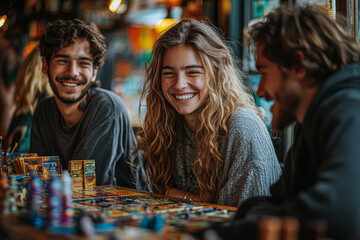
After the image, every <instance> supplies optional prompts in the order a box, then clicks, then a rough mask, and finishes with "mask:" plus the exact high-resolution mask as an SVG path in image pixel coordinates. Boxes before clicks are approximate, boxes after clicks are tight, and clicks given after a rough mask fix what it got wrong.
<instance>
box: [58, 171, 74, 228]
mask: <svg viewBox="0 0 360 240" xmlns="http://www.w3.org/2000/svg"><path fill="white" fill-rule="evenodd" d="M62 184H63V187H62V217H61V224H62V225H67V224H69V223H71V222H72V216H73V209H72V203H71V202H72V187H71V185H72V180H71V177H70V175H69V172H68V171H67V170H64V173H63V176H62Z"/></svg>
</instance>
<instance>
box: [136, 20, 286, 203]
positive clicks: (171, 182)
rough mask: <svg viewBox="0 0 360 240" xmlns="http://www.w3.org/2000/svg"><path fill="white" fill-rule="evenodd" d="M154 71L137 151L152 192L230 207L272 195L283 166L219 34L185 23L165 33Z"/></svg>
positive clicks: (157, 48) (152, 64) (149, 78)
mask: <svg viewBox="0 0 360 240" xmlns="http://www.w3.org/2000/svg"><path fill="white" fill-rule="evenodd" d="M146 66H147V67H146V79H145V84H144V89H143V93H142V99H146V106H147V113H146V116H145V121H144V126H143V128H142V129H141V130H140V131H138V134H137V139H138V146H137V149H138V150H140V149H141V150H143V151H144V164H145V166H146V171H147V174H148V177H149V179H150V185H151V189H152V191H154V192H156V193H160V194H165V195H167V196H171V197H177V198H182V199H184V200H185V199H186V200H189V199H190V200H195V201H202V202H209V203H217V204H222V205H229V206H239V205H240V204H241V203H242V202H243V201H244V200H246V199H247V198H249V197H254V196H268V195H269V194H270V185H271V184H273V183H274V182H276V181H277V180H278V178H279V176H280V166H279V163H278V161H277V158H276V155H275V151H274V148H273V145H272V142H271V139H270V135H269V133H268V132H267V129H266V127H265V125H264V123H263V121H262V115H261V112H260V111H259V110H258V109H257V107H256V106H255V104H254V102H253V100H252V98H251V96H250V95H249V94H248V93H247V92H246V90H245V88H244V86H243V85H242V84H241V79H239V77H238V76H241V75H240V73H239V72H236V68H235V67H234V63H233V60H232V57H231V54H230V51H229V49H228V48H227V46H226V44H225V41H224V40H223V39H222V37H221V36H220V35H219V34H218V33H217V31H216V30H215V29H214V28H213V27H211V26H209V25H207V24H205V23H202V22H199V21H196V20H183V21H181V22H179V23H178V24H176V25H175V26H173V27H172V28H170V29H169V30H167V31H166V32H164V33H163V34H161V35H160V36H159V38H158V39H157V41H156V43H155V45H154V47H153V50H152V55H151V57H150V58H149V60H148V62H147V64H146Z"/></svg>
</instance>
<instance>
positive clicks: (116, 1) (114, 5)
mask: <svg viewBox="0 0 360 240" xmlns="http://www.w3.org/2000/svg"><path fill="white" fill-rule="evenodd" d="M121 2H122V0H111V2H110V4H109V10H110V11H111V12H116V10H117V9H118V7H119V6H120V4H121Z"/></svg>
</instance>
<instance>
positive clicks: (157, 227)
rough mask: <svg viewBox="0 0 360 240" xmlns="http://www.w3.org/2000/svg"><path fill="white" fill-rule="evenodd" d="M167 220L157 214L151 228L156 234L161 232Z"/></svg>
mask: <svg viewBox="0 0 360 240" xmlns="http://www.w3.org/2000/svg"><path fill="white" fill-rule="evenodd" d="M164 225H165V220H164V217H163V216H162V215H161V214H156V215H155V217H154V218H153V225H152V226H151V229H152V230H154V231H155V232H161V231H162V230H163V228H164Z"/></svg>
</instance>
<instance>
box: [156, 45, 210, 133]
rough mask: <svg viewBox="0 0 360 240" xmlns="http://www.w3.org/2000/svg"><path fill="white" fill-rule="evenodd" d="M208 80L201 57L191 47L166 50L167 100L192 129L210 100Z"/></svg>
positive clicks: (164, 83)
mask: <svg viewBox="0 0 360 240" xmlns="http://www.w3.org/2000/svg"><path fill="white" fill-rule="evenodd" d="M208 82H209V80H208V78H207V75H206V72H205V69H204V67H203V66H202V63H201V61H200V58H199V55H198V53H197V52H196V51H195V50H194V49H193V48H192V47H190V46H184V45H181V46H177V47H174V48H170V49H167V50H166V51H165V53H164V56H163V62H162V68H161V88H162V92H163V94H164V96H165V98H166V100H167V101H168V102H169V103H170V104H171V105H172V106H173V107H174V108H175V110H176V111H177V112H178V113H179V114H181V115H183V116H184V117H185V120H186V122H187V123H188V124H189V125H190V126H191V125H193V124H194V123H195V121H196V120H197V119H198V114H199V110H200V109H201V108H202V107H203V105H204V103H205V101H206V99H207V98H208V93H209V88H208Z"/></svg>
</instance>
